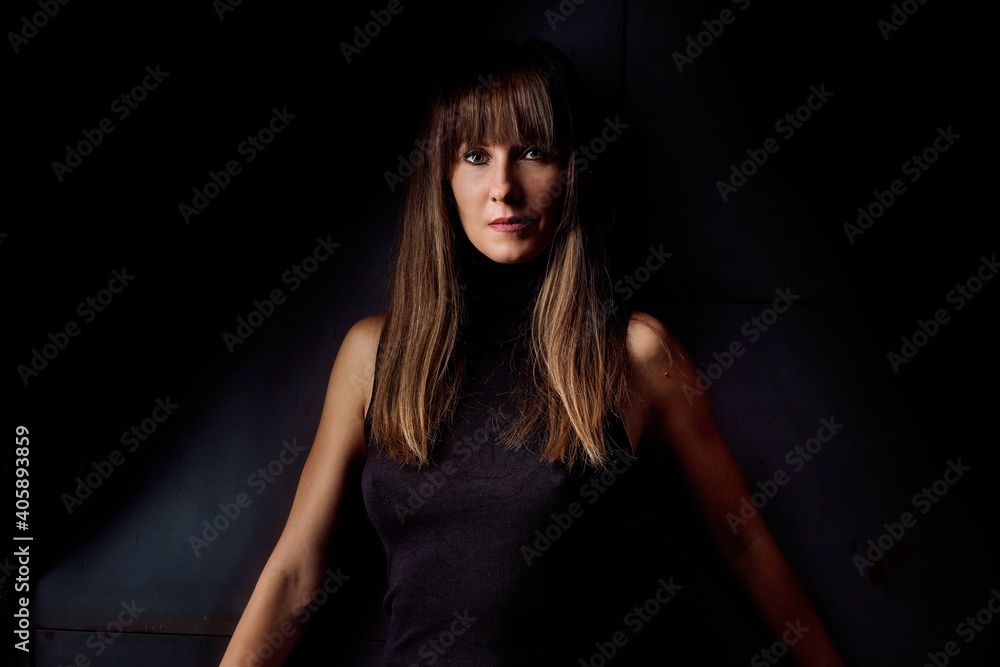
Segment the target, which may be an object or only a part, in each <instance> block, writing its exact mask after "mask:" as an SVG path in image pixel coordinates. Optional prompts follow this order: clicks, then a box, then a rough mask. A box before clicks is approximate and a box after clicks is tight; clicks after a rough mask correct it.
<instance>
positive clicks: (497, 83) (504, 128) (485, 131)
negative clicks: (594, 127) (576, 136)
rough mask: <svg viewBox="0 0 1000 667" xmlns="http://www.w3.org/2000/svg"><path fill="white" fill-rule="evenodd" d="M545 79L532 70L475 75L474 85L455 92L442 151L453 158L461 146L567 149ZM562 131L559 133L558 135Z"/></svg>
mask: <svg viewBox="0 0 1000 667" xmlns="http://www.w3.org/2000/svg"><path fill="white" fill-rule="evenodd" d="M551 92H552V91H550V90H549V89H548V86H547V84H546V81H545V79H544V77H543V76H541V74H540V73H539V72H535V71H516V70H515V71H505V72H494V73H491V74H490V75H489V76H488V77H487V76H483V75H480V76H479V77H478V79H476V80H475V82H474V84H473V85H471V86H469V85H467V86H465V87H464V89H460V90H458V91H456V93H455V95H454V96H453V97H452V100H451V105H450V107H451V113H447V114H444V115H443V118H442V120H445V122H448V120H450V121H451V122H450V125H451V127H442V128H441V129H442V130H444V131H445V132H444V133H443V136H445V137H448V139H447V141H446V142H445V143H446V146H445V149H446V151H447V152H446V155H450V156H451V159H452V161H454V160H458V158H459V155H458V153H459V151H460V150H461V149H462V147H463V146H490V145H508V146H520V147H525V148H526V147H529V146H538V147H541V148H544V149H545V150H547V151H549V152H551V153H553V154H555V155H561V154H565V153H566V152H567V148H568V144H569V142H568V141H567V140H566V137H565V135H567V134H568V133H567V132H561V131H560V130H561V129H562V128H561V127H560V126H561V125H562V123H560V122H559V119H558V117H557V116H558V114H557V113H556V110H555V109H554V108H553V104H552V95H551ZM561 135H562V136H561Z"/></svg>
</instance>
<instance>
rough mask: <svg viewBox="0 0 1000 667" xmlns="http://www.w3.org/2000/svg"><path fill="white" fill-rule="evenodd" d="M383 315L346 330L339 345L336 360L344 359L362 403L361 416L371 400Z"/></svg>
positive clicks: (370, 318)
mask: <svg viewBox="0 0 1000 667" xmlns="http://www.w3.org/2000/svg"><path fill="white" fill-rule="evenodd" d="M385 318H386V314H385V313H378V314H376V315H369V316H367V317H363V318H361V319H360V320H358V321H357V322H355V323H354V325H353V326H352V327H351V328H350V329H348V331H347V333H346V334H345V335H344V340H343V342H342V343H341V344H340V352H338V353H337V359H338V360H340V359H341V358H343V359H344V361H345V362H346V365H347V366H348V367H349V368H350V370H349V373H350V378H351V385H352V386H353V387H354V389H355V391H357V392H358V397H359V398H360V399H361V400H362V401H363V406H364V409H363V412H362V414H367V413H368V402H369V401H370V400H371V393H372V382H373V380H374V375H375V355H376V352H377V351H378V343H379V340H380V338H381V337H382V327H383V326H384V325H385Z"/></svg>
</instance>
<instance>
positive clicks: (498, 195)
mask: <svg viewBox="0 0 1000 667" xmlns="http://www.w3.org/2000/svg"><path fill="white" fill-rule="evenodd" d="M516 168H517V167H516V162H515V161H514V160H511V159H509V158H507V157H504V158H503V159H500V160H497V161H496V163H495V164H494V167H493V169H494V173H493V183H492V185H491V190H492V194H491V198H492V200H493V201H495V202H502V203H506V204H518V203H520V202H521V201H522V200H523V198H524V193H523V192H522V189H521V183H520V181H519V179H518V176H517V172H516Z"/></svg>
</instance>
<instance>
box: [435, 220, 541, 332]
mask: <svg viewBox="0 0 1000 667" xmlns="http://www.w3.org/2000/svg"><path fill="white" fill-rule="evenodd" d="M456 236H457V238H456V244H455V245H456V257H457V269H458V282H459V285H460V286H462V287H461V289H463V301H464V302H465V310H466V329H467V331H468V332H469V333H475V335H476V337H482V336H487V337H492V336H491V334H492V333H497V334H500V335H503V336H504V337H507V336H509V335H511V334H512V333H514V332H516V331H519V330H521V328H522V327H523V326H526V325H527V323H528V321H529V320H530V317H531V307H532V304H533V302H534V297H535V295H536V294H537V293H538V288H539V286H540V285H541V280H542V278H543V277H544V275H545V270H546V267H547V266H548V253H547V252H543V253H541V254H540V255H539V256H538V257H536V258H534V259H531V260H529V261H527V262H521V263H517V264H505V263H501V262H495V261H493V260H492V259H490V258H489V257H487V256H486V255H484V254H483V253H482V252H480V251H479V250H478V249H477V248H476V247H475V246H474V245H472V243H471V242H470V241H469V239H468V237H467V236H466V235H465V234H464V233H459V234H457V235H456Z"/></svg>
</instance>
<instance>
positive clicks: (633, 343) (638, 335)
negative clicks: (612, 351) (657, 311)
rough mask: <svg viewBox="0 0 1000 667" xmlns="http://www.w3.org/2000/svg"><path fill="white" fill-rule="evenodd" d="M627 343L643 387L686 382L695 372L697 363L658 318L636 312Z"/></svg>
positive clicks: (629, 327) (629, 324)
mask: <svg viewBox="0 0 1000 667" xmlns="http://www.w3.org/2000/svg"><path fill="white" fill-rule="evenodd" d="M625 346H626V349H627V352H628V360H629V367H630V370H631V371H632V374H633V378H634V379H635V380H636V382H637V383H638V384H639V386H642V385H643V384H645V383H647V382H651V381H652V382H655V383H656V384H658V385H660V386H661V387H662V385H663V384H664V383H666V384H675V383H683V382H684V381H685V380H686V379H688V378H689V377H691V376H693V375H694V365H693V364H692V362H691V358H690V356H689V355H688V353H687V351H686V350H685V349H684V347H683V346H682V345H681V344H680V341H679V340H677V338H676V336H674V334H673V333H672V332H671V331H670V330H669V329H668V328H667V327H666V325H664V324H663V322H661V321H660V320H659V319H657V318H655V317H653V316H652V315H650V314H649V313H644V312H641V311H635V312H633V313H632V316H631V317H630V318H629V322H628V333H627V334H626V339H625Z"/></svg>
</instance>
